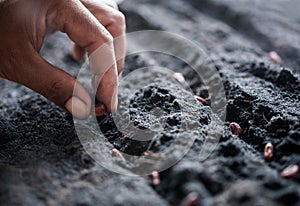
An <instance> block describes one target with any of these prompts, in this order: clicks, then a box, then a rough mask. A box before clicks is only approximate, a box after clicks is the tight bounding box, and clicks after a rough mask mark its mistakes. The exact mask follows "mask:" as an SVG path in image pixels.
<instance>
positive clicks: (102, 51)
mask: <svg viewBox="0 0 300 206" xmlns="http://www.w3.org/2000/svg"><path fill="white" fill-rule="evenodd" d="M47 26H49V27H53V28H55V29H59V30H60V31H62V32H65V33H67V35H68V36H69V37H70V39H71V40H73V41H74V42H75V43H76V44H77V45H79V46H80V47H82V48H85V49H86V50H87V52H88V55H89V59H90V66H91V71H92V73H93V74H94V75H96V77H97V78H96V79H97V81H95V82H97V83H99V82H100V81H101V83H100V84H99V87H98V89H96V90H97V91H96V96H97V98H98V99H99V101H101V102H102V103H104V105H105V106H106V109H107V110H108V112H112V111H115V110H116V107H117V93H116V92H117V84H118V83H117V81H118V75H117V67H116V62H115V54H114V46H113V37H112V36H111V35H110V33H109V32H108V31H107V30H106V29H105V27H104V26H103V25H102V24H101V23H100V22H99V21H98V20H97V19H96V18H95V17H94V15H93V14H91V13H90V12H89V10H88V9H87V8H86V7H85V6H84V5H83V4H82V3H81V2H80V1H79V0H66V1H60V0H57V1H55V4H54V6H53V7H52V9H50V10H49V11H48V15H47ZM94 86H95V84H94Z"/></svg>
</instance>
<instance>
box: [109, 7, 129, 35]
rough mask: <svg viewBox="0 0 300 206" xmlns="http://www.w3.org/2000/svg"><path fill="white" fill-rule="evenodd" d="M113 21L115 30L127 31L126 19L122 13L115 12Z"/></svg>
mask: <svg viewBox="0 0 300 206" xmlns="http://www.w3.org/2000/svg"><path fill="white" fill-rule="evenodd" d="M112 19H113V26H114V28H115V30H118V31H121V32H123V31H125V28H126V18H125V15H124V14H123V13H122V12H120V11H116V12H114V14H113V17H112Z"/></svg>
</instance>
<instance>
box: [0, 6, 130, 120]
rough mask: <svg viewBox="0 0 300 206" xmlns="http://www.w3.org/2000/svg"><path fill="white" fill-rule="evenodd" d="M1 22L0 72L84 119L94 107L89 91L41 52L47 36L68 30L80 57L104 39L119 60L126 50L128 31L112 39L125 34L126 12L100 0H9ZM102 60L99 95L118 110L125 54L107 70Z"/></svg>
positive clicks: (0, 14) (98, 67)
mask: <svg viewBox="0 0 300 206" xmlns="http://www.w3.org/2000/svg"><path fill="white" fill-rule="evenodd" d="M0 26H1V32H0V43H1V48H0V77H2V78H5V79H8V80H11V81H14V82H17V83H20V84H23V85H25V86H27V87H29V88H31V89H33V90H34V91H36V92H38V93H40V94H42V95H43V96H45V97H46V98H48V99H49V100H51V101H53V102H54V103H55V104H57V105H58V106H60V107H62V108H63V109H65V110H67V111H69V112H70V113H72V114H73V116H74V117H76V118H79V119H84V118H87V117H88V115H89V114H90V112H91V107H92V105H91V104H92V103H91V99H90V96H89V94H88V93H87V91H86V90H85V89H84V87H83V86H82V85H80V84H79V85H78V86H77V87H75V88H76V90H74V85H75V82H76V80H75V79H74V78H73V77H72V76H71V75H69V74H68V73H66V72H65V71H63V70H61V69H59V68H57V67H55V66H53V65H51V64H50V63H48V62H47V61H45V60H44V59H43V58H42V57H41V56H40V55H39V51H40V49H41V47H42V45H43V40H44V37H45V36H46V35H47V34H49V33H52V32H54V31H56V30H60V31H62V32H65V33H66V34H67V35H68V36H69V38H70V39H71V40H72V41H73V42H74V43H75V45H74V48H73V56H74V58H75V59H77V60H80V59H82V58H84V55H85V52H87V54H88V55H89V56H90V55H91V54H92V53H93V52H94V51H95V50H96V49H97V48H99V47H100V46H102V45H103V44H106V45H108V49H107V52H108V55H109V56H110V57H111V58H113V59H115V60H117V59H120V57H122V56H124V54H125V38H124V36H123V37H122V38H120V40H119V41H117V42H114V43H113V38H115V37H118V36H122V35H124V34H125V18H124V15H123V14H122V13H120V12H119V11H118V10H117V9H116V5H115V4H111V5H108V4H106V3H103V2H101V0H82V1H79V0H63V1H62V0H18V1H9V0H8V1H4V2H1V3H0ZM99 64H101V62H100V63H99V62H97V64H96V65H95V68H93V69H92V72H93V73H94V74H95V75H97V74H103V76H102V79H101V82H100V84H99V87H98V88H96V89H97V92H96V96H97V98H98V99H99V100H100V101H101V102H102V103H103V104H104V105H105V109H106V111H107V112H113V111H115V110H116V104H117V98H116V91H117V85H118V75H119V74H120V73H121V71H122V67H123V64H124V59H120V60H119V61H114V64H113V65H112V66H111V67H109V68H108V70H105V71H101V70H103V65H99ZM104 64H105V62H104ZM77 84H78V83H77ZM73 90H74V93H73ZM72 108H73V109H72ZM102 110H103V106H98V107H96V111H98V113H99V111H102Z"/></svg>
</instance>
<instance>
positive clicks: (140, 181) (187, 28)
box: [0, 0, 300, 206]
mask: <svg viewBox="0 0 300 206" xmlns="http://www.w3.org/2000/svg"><path fill="white" fill-rule="evenodd" d="M120 9H121V10H122V11H123V12H124V14H125V16H126V18H127V31H128V32H132V31H139V30H163V31H169V32H173V33H176V34H180V35H182V36H184V37H185V38H187V39H190V40H193V41H195V42H197V44H198V45H200V47H201V48H203V49H204V50H205V52H206V53H207V54H208V55H209V57H210V58H211V59H212V60H213V62H214V65H215V66H216V68H217V70H218V72H219V74H220V76H221V78H222V82H223V85H224V89H225V93H226V106H227V110H226V121H225V123H224V125H221V126H220V125H218V126H216V131H217V132H218V133H219V134H220V140H219V143H218V144H217V146H216V148H215V150H214V151H213V153H212V154H211V155H210V156H209V158H207V159H205V160H204V161H202V160H201V158H200V156H199V151H200V150H201V148H202V146H203V142H204V140H205V139H206V138H207V131H206V129H205V128H206V126H207V125H208V124H213V123H215V122H216V118H214V116H215V114H214V113H213V112H212V110H211V109H210V107H209V106H204V105H203V104H201V103H199V102H197V101H196V100H194V98H193V95H198V96H201V97H203V98H206V99H207V101H208V102H210V96H211V95H213V94H208V90H207V88H206V87H205V86H206V85H205V84H204V83H203V81H201V79H199V78H197V77H196V75H195V73H194V72H193V71H192V70H191V68H190V67H189V66H187V65H186V64H185V63H184V62H181V61H180V60H178V59H176V58H174V57H170V56H167V55H162V54H157V53H153V52H152V53H151V52H148V53H143V54H135V55H129V56H128V57H127V59H126V65H125V68H124V74H123V77H126V75H127V74H130V72H132V71H134V70H135V69H136V68H140V67H145V66H153V65H155V66H163V67H166V68H169V69H172V70H173V71H175V72H180V73H182V74H183V76H184V78H185V81H186V83H187V84H188V86H189V87H190V88H191V90H192V93H191V92H188V91H186V90H185V89H184V88H182V87H178V82H176V80H175V79H174V78H173V79H172V78H169V77H167V76H166V75H164V73H163V72H162V73H161V74H159V73H158V75H157V76H156V80H157V81H155V82H153V83H152V84H149V85H148V86H147V87H142V88H140V89H138V90H130V89H129V90H128V91H127V93H126V92H124V93H122V94H120V97H119V98H120V109H121V112H120V115H121V117H122V115H126V114H125V113H122V111H123V110H122V99H125V98H126V97H128V96H129V95H131V99H130V102H129V114H130V120H131V121H132V122H133V124H134V126H135V127H137V128H139V129H147V128H150V127H151V126H155V124H157V122H161V121H163V123H164V127H163V130H159V131H158V132H157V133H156V135H155V138H154V139H153V140H149V141H143V142H141V141H138V140H136V139H135V140H134V139H130V138H124V136H122V133H121V132H120V131H118V128H117V127H116V125H115V123H114V122H113V118H112V116H110V115H106V116H102V117H98V118H97V120H98V124H99V126H100V129H101V131H102V132H103V133H104V134H105V137H106V138H107V140H108V141H109V143H108V144H109V145H110V147H111V148H113V147H115V148H117V149H118V150H120V151H122V152H124V153H127V154H131V155H141V154H144V152H146V151H147V152H150V153H151V152H152V153H155V152H159V151H163V150H165V149H166V148H169V146H170V145H171V144H172V143H174V141H176V139H178V136H177V135H176V134H177V133H179V130H180V125H181V123H182V121H184V120H186V119H187V120H190V121H192V122H194V123H195V125H196V127H197V128H199V127H200V128H203V130H201V132H199V133H195V132H192V131H190V132H189V131H184V133H183V135H182V136H184V137H185V138H192V139H194V143H193V145H192V147H191V148H190V150H189V151H188V152H187V154H186V155H185V156H184V158H183V159H181V160H180V161H179V162H177V163H176V164H175V165H173V166H172V167H170V168H169V169H167V170H164V171H161V172H160V185H159V186H157V187H154V186H152V184H151V178H150V177H149V176H126V175H120V174H117V173H114V172H112V171H110V170H107V169H105V168H104V167H102V166H101V165H99V164H98V163H97V162H95V160H94V159H93V158H92V157H91V156H89V154H87V152H86V151H85V150H84V148H83V146H82V143H81V142H80V141H79V139H78V136H77V134H76V131H75V129H74V123H73V119H72V117H71V116H70V115H69V114H67V113H65V112H64V111H63V110H61V109H59V108H58V107H57V106H55V105H54V104H53V103H51V102H49V101H48V100H46V99H45V98H44V97H42V96H40V95H38V94H36V93H34V92H33V91H31V90H30V89H28V88H25V87H23V86H21V85H18V84H15V83H12V82H9V81H6V80H3V79H1V80H0V91H1V92H0V165H1V166H0V170H1V171H0V182H1V183H0V184H1V187H0V204H1V205H188V206H191V205H300V187H299V183H300V173H297V174H296V176H294V177H292V178H290V179H284V178H282V177H281V176H280V173H281V171H283V170H284V169H285V168H286V167H288V166H290V165H298V166H300V110H299V108H300V101H299V100H300V95H299V94H300V77H299V74H300V58H299V57H300V30H299V28H300V17H299V16H297V15H296V14H295V13H293V14H294V15H292V12H289V11H288V10H287V7H285V5H283V4H282V2H281V1H272V3H271V2H268V3H265V2H264V1H262V0H256V1H253V0H244V1H234V0H229V1H222V0H202V1H194V0H172V1H158V0H151V1H150V0H125V1H124V2H123V3H122V4H121V5H120ZM70 48H71V42H70V40H69V39H68V38H67V36H66V35H64V34H61V33H55V34H53V35H51V36H49V37H47V39H46V41H45V44H44V47H43V49H42V51H41V55H42V56H43V57H44V58H45V59H47V60H48V61H49V62H51V63H53V64H54V65H56V66H59V67H60V68H62V69H64V70H66V71H68V72H70V73H71V74H72V75H74V76H76V75H77V73H78V71H79V69H80V68H81V66H82V65H83V63H82V62H81V63H78V62H75V61H74V60H73V59H72V58H71V56H70ZM270 51H276V52H277V53H278V54H279V55H280V56H281V58H282V61H283V62H282V64H281V65H278V64H276V63H274V62H272V61H271V60H270V59H269V57H268V53H269V52H270ZM191 55H192V54H191ZM145 75H146V77H147V73H145ZM142 78H145V77H142V76H136V79H137V80H139V79H142ZM145 79H146V78H145ZM136 82H139V81H136ZM136 82H132V83H128V85H127V86H128V88H131V87H132V88H133V86H138V85H135V84H137V83H136ZM182 105H183V106H182ZM182 107H184V108H182ZM155 108H160V109H162V110H163V114H164V115H163V118H162V119H160V117H159V118H157V119H151V118H148V117H149V113H151V111H152V110H153V109H155ZM182 109H184V110H185V113H182V112H181V110H182ZM124 121H125V120H124ZM231 122H236V123H238V124H239V125H240V126H241V128H242V130H243V132H242V135H240V137H238V136H236V135H233V134H232V133H231V131H230V127H229V124H230V123H231ZM103 141H104V140H103ZM269 142H270V143H272V144H273V146H274V154H273V157H272V158H271V159H270V160H266V159H265V157H264V147H265V145H266V144H267V143H269ZM181 146H182V145H180V144H179V145H178V148H177V149H178V151H180V149H181ZM169 155H170V156H172V155H174V156H175V155H176V151H175V150H174V151H170V152H169ZM108 156H110V154H109V155H108ZM191 194H193V195H195V194H196V197H197V198H196V199H194V200H192V199H191V198H190V197H191Z"/></svg>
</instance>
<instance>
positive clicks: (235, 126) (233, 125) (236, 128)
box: [229, 122, 243, 137]
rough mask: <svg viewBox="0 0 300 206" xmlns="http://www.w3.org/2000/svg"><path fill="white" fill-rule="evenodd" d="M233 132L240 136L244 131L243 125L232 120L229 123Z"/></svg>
mask: <svg viewBox="0 0 300 206" xmlns="http://www.w3.org/2000/svg"><path fill="white" fill-rule="evenodd" d="M229 127H230V130H231V132H232V134H234V135H236V136H238V137H240V136H241V135H242V133H243V130H242V128H241V126H240V125H239V124H238V123H235V122H232V123H230V125H229Z"/></svg>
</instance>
